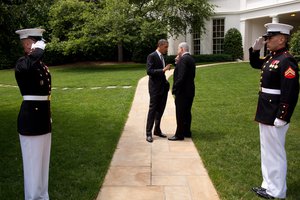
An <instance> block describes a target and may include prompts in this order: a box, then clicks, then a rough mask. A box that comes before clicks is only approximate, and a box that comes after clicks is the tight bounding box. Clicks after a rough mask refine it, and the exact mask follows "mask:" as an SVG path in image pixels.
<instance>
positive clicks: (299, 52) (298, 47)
mask: <svg viewBox="0 0 300 200" xmlns="http://www.w3.org/2000/svg"><path fill="white" fill-rule="evenodd" d="M290 47H291V48H290V49H291V53H292V54H293V55H295V56H300V30H298V31H297V32H295V33H293V35H292V37H291V41H290ZM298 61H299V59H298Z"/></svg>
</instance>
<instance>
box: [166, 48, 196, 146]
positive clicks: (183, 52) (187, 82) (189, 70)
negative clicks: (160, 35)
mask: <svg viewBox="0 0 300 200" xmlns="http://www.w3.org/2000/svg"><path fill="white" fill-rule="evenodd" d="M177 58H178V61H177V62H176V67H175V71H174V84H173V88H172V94H173V95H175V105H176V121H177V129H176V133H175V135H174V136H172V137H170V138H168V139H169V140H171V141H176V140H184V137H191V136H192V132H191V122H192V114H191V109H192V104H193V100H194V96H195V84H194V78H195V72H196V65H195V60H194V58H193V57H192V56H191V55H190V53H189V46H188V44H187V43H186V42H182V43H180V44H179V45H178V56H177Z"/></svg>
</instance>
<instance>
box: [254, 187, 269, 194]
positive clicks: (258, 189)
mask: <svg viewBox="0 0 300 200" xmlns="http://www.w3.org/2000/svg"><path fill="white" fill-rule="evenodd" d="M261 190H264V191H266V189H265V188H262V187H253V188H252V191H253V192H255V193H256V192H257V191H261Z"/></svg>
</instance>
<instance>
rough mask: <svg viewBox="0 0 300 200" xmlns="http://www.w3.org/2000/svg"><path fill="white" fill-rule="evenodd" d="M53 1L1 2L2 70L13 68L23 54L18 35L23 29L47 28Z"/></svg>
mask: <svg viewBox="0 0 300 200" xmlns="http://www.w3.org/2000/svg"><path fill="white" fill-rule="evenodd" d="M52 3H53V0H4V1H1V2H0V29H1V32H0V37H1V40H0V69H1V68H7V67H12V66H13V65H14V63H15V61H16V59H17V58H18V57H19V56H20V55H21V54H22V53H21V51H22V50H21V48H20V45H19V38H18V35H17V34H15V31H16V30H18V29H22V28H34V27H43V28H45V27H47V26H48V19H47V16H48V10H49V7H50V5H51V4H52Z"/></svg>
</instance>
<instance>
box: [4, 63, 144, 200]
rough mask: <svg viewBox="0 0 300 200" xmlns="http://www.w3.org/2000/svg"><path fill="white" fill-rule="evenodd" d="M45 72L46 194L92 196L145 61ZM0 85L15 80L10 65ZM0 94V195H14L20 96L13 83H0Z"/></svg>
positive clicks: (18, 188) (19, 185)
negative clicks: (48, 94) (49, 87)
mask: <svg viewBox="0 0 300 200" xmlns="http://www.w3.org/2000/svg"><path fill="white" fill-rule="evenodd" d="M50 71H51V74H52V78H53V79H52V80H53V92H52V114H53V115H52V118H53V130H52V133H53V134H52V150H51V164H50V180H49V193H50V197H51V199H57V200H62V199H65V200H71V199H74V200H78V199H95V198H96V196H97V194H98V191H99V188H100V186H101V184H102V181H103V179H104V176H105V174H106V171H107V169H108V166H109V163H110V161H111V158H112V155H113V152H114V150H115V147H116V144H117V141H118V139H119V136H120V133H121V131H122V129H123V126H124V124H125V121H126V119H127V114H128V112H129V109H130V106H131V102H132V99H133V95H134V92H135V88H136V84H137V81H138V80H139V79H140V78H141V77H143V76H144V75H146V72H145V66H144V65H126V66H121V65H119V66H101V67H97V66H93V67H80V66H76V67H75V68H73V67H55V68H50ZM0 84H6V85H16V82H15V80H14V72H13V70H2V71H0ZM107 86H116V88H111V89H107ZM123 86H131V87H130V88H126V87H125V88H123ZM0 99H1V101H0V127H1V129H0V132H1V134H0V144H1V146H0V157H1V164H0V175H1V180H0V199H7V200H10V199H16V200H20V199H23V174H22V159H21V151H20V147H19V140H18V134H17V132H16V118H17V115H18V110H19V106H20V103H21V96H20V94H19V90H18V88H13V87H0Z"/></svg>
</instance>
